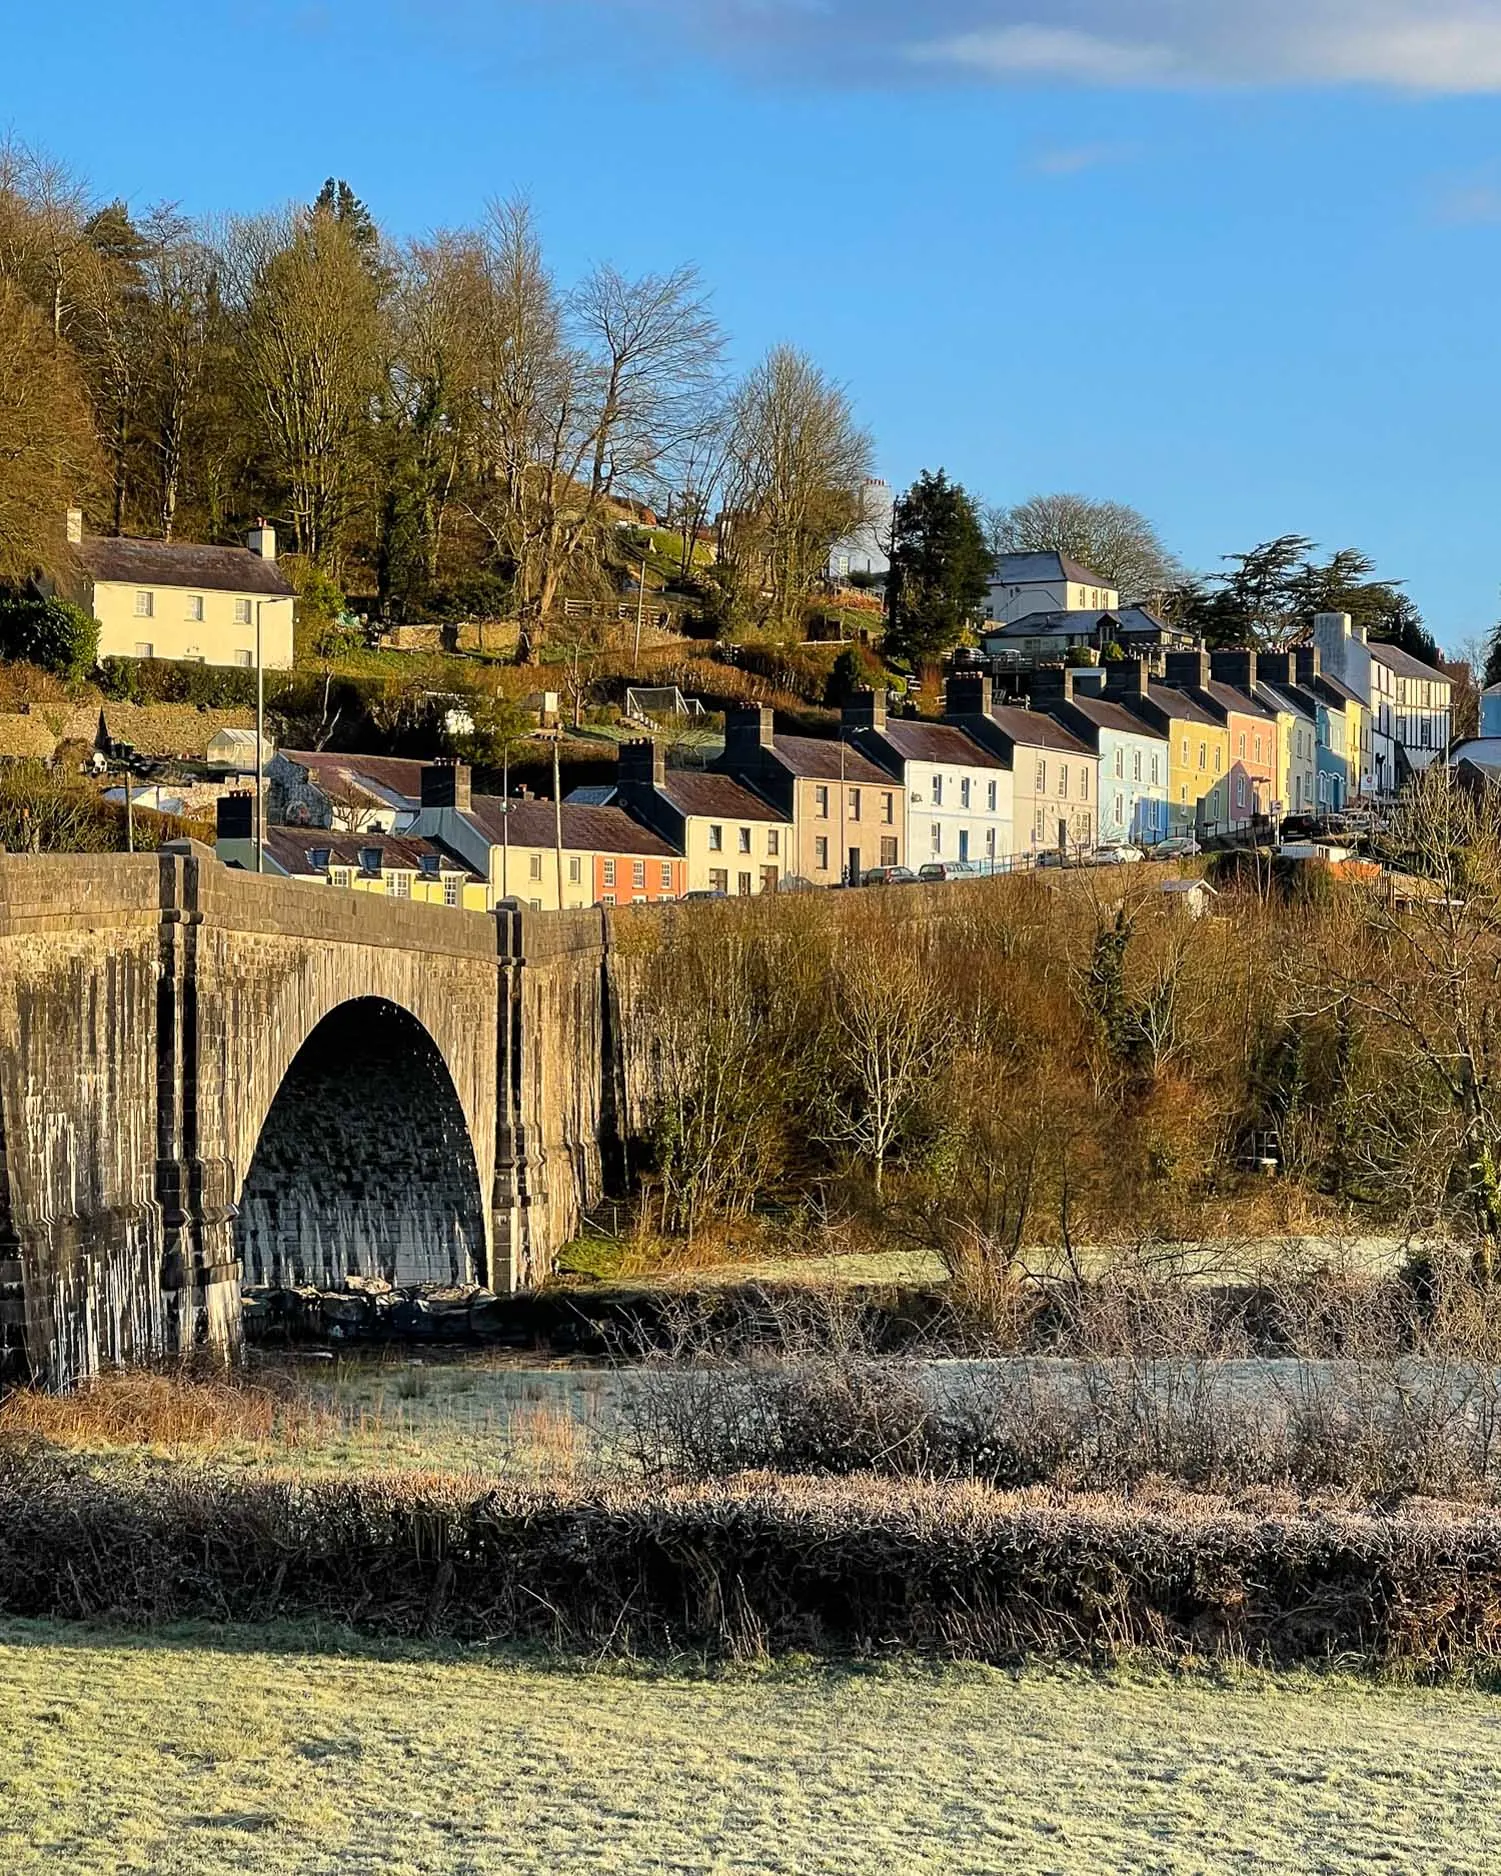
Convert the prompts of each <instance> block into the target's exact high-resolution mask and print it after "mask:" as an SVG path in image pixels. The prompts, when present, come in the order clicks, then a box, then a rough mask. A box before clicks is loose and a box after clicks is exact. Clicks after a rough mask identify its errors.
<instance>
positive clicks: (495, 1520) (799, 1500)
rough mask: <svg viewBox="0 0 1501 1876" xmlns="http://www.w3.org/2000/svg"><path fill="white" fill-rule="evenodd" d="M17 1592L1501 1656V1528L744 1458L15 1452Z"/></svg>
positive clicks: (1067, 1650)
mask: <svg viewBox="0 0 1501 1876" xmlns="http://www.w3.org/2000/svg"><path fill="white" fill-rule="evenodd" d="M0 1609H4V1610H5V1611H6V1612H8V1613H11V1614H16V1615H29V1616H60V1617H90V1618H104V1619H109V1620H111V1621H127V1622H139V1623H161V1622H166V1621H171V1620H181V1619H185V1618H202V1619H209V1620H235V1621H241V1622H243V1621H264V1620H271V1619H277V1618H283V1619H284V1618H308V1617H315V1618H321V1619H324V1620H329V1621H333V1622H337V1623H341V1624H350V1625H355V1626H358V1627H361V1628H364V1629H366V1630H369V1631H372V1632H377V1633H382V1634H393V1635H443V1636H453V1637H459V1638H463V1639H468V1640H476V1639H490V1640H506V1641H523V1642H531V1643H541V1644H544V1645H547V1646H550V1647H554V1648H558V1649H564V1650H589V1651H600V1652H613V1653H622V1654H624V1653H635V1654H657V1655H661V1654H676V1653H682V1652H687V1653H695V1654H698V1653H702V1654H708V1655H711V1656H720V1657H723V1656H726V1655H729V1656H747V1655H754V1654H760V1653H766V1652H784V1651H789V1650H809V1651H814V1652H818V1653H823V1654H829V1655H840V1654H853V1655H870V1654H880V1653H884V1652H890V1651H895V1650H914V1651H921V1652H927V1653H931V1654H937V1655H945V1656H964V1657H969V1658H978V1659H983V1660H990V1661H996V1662H1010V1661H1016V1660H1020V1659H1024V1658H1026V1657H1029V1656H1065V1657H1073V1658H1079V1659H1086V1660H1101V1659H1106V1658H1110V1657H1114V1656H1117V1655H1119V1654H1122V1653H1124V1652H1128V1651H1147V1652H1150V1653H1153V1654H1157V1655H1161V1656H1165V1657H1183V1656H1188V1655H1196V1656H1207V1657H1212V1658H1223V1659H1230V1658H1235V1659H1246V1660H1251V1661H1257V1662H1268V1663H1272V1662H1275V1663H1291V1662H1297V1661H1322V1660H1327V1659H1336V1658H1342V1659H1346V1660H1359V1661H1362V1662H1364V1663H1367V1664H1370V1665H1373V1666H1382V1667H1405V1668H1406V1667H1410V1668H1412V1669H1414V1670H1417V1671H1427V1670H1431V1669H1446V1668H1455V1667H1462V1666H1466V1665H1468V1664H1472V1663H1475V1662H1477V1661H1482V1660H1488V1659H1492V1658H1494V1657H1496V1656H1497V1655H1501V1526H1498V1524H1497V1522H1496V1520H1495V1519H1494V1518H1493V1517H1488V1516H1485V1515H1476V1514H1472V1513H1470V1512H1467V1511H1461V1510H1459V1509H1457V1508H1452V1507H1449V1508H1446V1507H1434V1506H1415V1507H1413V1508H1410V1509H1406V1510H1402V1511H1400V1512H1397V1513H1394V1514H1392V1515H1383V1514H1380V1513H1377V1512H1374V1511H1370V1510H1365V1509H1357V1508H1350V1507H1342V1506H1337V1505H1330V1506H1323V1507H1320V1506H1318V1505H1309V1504H1308V1503H1306V1502H1305V1503H1300V1502H1298V1501H1297V1500H1295V1499H1293V1498H1291V1497H1288V1498H1286V1499H1278V1498H1277V1497H1275V1496H1273V1495H1263V1496H1262V1497H1260V1498H1259V1499H1257V1500H1255V1501H1254V1502H1253V1501H1246V1502H1243V1503H1241V1504H1238V1505H1237V1504H1234V1503H1231V1502H1230V1501H1227V1500H1223V1499H1214V1498H1208V1497H1193V1496H1190V1495H1187V1494H1182V1493H1172V1492H1164V1493H1161V1494H1158V1495H1156V1496H1148V1497H1145V1498H1140V1499H1136V1500H1133V1499H1129V1498H1126V1497H1123V1496H1122V1497H1092V1498H1077V1499H1073V1500H1068V1499H1065V1498H1062V1497H1059V1496H1057V1495H1049V1494H1046V1493H1031V1494H1027V1493H1020V1494H1003V1493H998V1492H995V1491H992V1490H989V1489H987V1488H985V1487H983V1486H979V1485H952V1484H951V1485H948V1486H944V1487H941V1488H940V1487H936V1486H933V1485H928V1484H923V1483H919V1482H909V1481H887V1480H874V1479H852V1480H838V1481H818V1482H814V1481H788V1480H775V1479H771V1478H769V1477H746V1478H741V1479H738V1480H732V1481H724V1482H716V1483H713V1484H709V1485H705V1486H701V1487H680V1488H674V1489H669V1490H662V1491H654V1492H653V1491H646V1490H609V1491H599V1490H590V1491H584V1490H577V1491H574V1490H568V1489H552V1490H535V1489H528V1488H526V1487H522V1486H512V1485H506V1486H504V1487H503V1488H501V1489H497V1490H488V1491H484V1490H480V1489H479V1487H478V1483H477V1482H476V1481H474V1480H467V1481H466V1480H460V1479H424V1480H416V1481H405V1480H399V1479H393V1478H379V1477H377V1478H364V1479H359V1480H343V1481H338V1482H321V1481H316V1482H315V1481H296V1480H290V1479H276V1478H259V1479H249V1478H244V1479H231V1478H226V1477H223V1476H214V1475H212V1474H206V1473H203V1472H199V1471H195V1470H189V1469H163V1470H161V1471H154V1472H152V1473H149V1474H136V1473H133V1474H130V1475H126V1474H124V1473H115V1474H111V1473H108V1472H106V1473H104V1474H102V1475H101V1474H100V1473H99V1472H97V1471H90V1470H88V1469H86V1468H84V1467H81V1466H78V1465H76V1464H72V1463H69V1462H67V1461H64V1460H61V1459H59V1458H58V1457H57V1456H55V1455H53V1454H49V1453H19V1454H17V1453H12V1454H10V1455H4V1454H0Z"/></svg>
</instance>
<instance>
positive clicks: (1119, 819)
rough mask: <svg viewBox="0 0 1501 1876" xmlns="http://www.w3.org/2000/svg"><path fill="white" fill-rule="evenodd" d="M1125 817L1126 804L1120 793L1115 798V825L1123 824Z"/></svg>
mask: <svg viewBox="0 0 1501 1876" xmlns="http://www.w3.org/2000/svg"><path fill="white" fill-rule="evenodd" d="M1125 819H1126V804H1125V801H1124V800H1123V798H1122V797H1121V796H1120V795H1117V796H1116V798H1115V824H1116V826H1117V827H1121V826H1123V825H1124V824H1125Z"/></svg>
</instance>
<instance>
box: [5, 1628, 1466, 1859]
mask: <svg viewBox="0 0 1501 1876" xmlns="http://www.w3.org/2000/svg"><path fill="white" fill-rule="evenodd" d="M0 1689H3V1698H0V1869H4V1870H6V1871H8V1872H12V1873H13V1876H40V1873H41V1872H43V1871H45V1872H48V1876H52V1873H53V1872H56V1871H59V1870H67V1871H69V1872H72V1873H76V1876H94V1873H95V1872H98V1873H100V1876H102V1873H103V1872H106V1871H108V1872H115V1871H119V1870H162V1871H167V1870H170V1871H171V1872H172V1873H173V1876H209V1873H210V1872H214V1873H215V1876H217V1873H218V1872H221V1871H228V1870H232V1871H236V1872H244V1873H245V1876H292V1873H294V1872H295V1876H313V1873H314V1872H319V1873H321V1872H335V1871H337V1872H339V1876H376V1872H379V1873H380V1876H429V1873H430V1872H431V1873H432V1876H437V1873H438V1872H443V1873H444V1876H458V1873H460V1872H462V1873H466V1876H487V1873H488V1872H497V1871H517V1872H532V1871H558V1872H579V1876H583V1873H584V1872H600V1873H601V1876H624V1873H625V1872H630V1873H631V1876H636V1873H637V1872H640V1873H641V1876H647V1873H648V1872H651V1873H652V1876H657V1873H659V1872H689V1871H691V1872H695V1873H699V1872H719V1871H725V1872H728V1871H756V1872H766V1873H767V1876H782V1873H784V1872H785V1873H786V1876H794V1873H795V1876H811V1873H814V1872H817V1873H820V1876H821V1873H823V1872H827V1873H828V1876H834V1873H835V1872H838V1873H839V1876H865V1873H867V1872H868V1873H869V1876H878V1873H879V1876H909V1873H913V1872H919V1871H920V1872H929V1871H932V1872H938V1871H942V1872H944V1876H981V1873H982V1872H983V1876H995V1872H999V1871H1010V1870H1017V1871H1022V1870H1025V1871H1028V1872H1037V1873H1039V1876H1045V1873H1047V1872H1057V1873H1059V1876H1074V1873H1075V1872H1078V1873H1080V1876H1082V1873H1083V1872H1086V1871H1089V1872H1094V1871H1100V1870H1109V1871H1112V1872H1122V1871H1125V1872H1130V1871H1140V1872H1148V1871H1151V1872H1154V1876H1155V1873H1159V1872H1178V1871H1182V1872H1188V1871H1195V1872H1199V1871H1219V1870H1232V1869H1233V1870H1237V1871H1245V1870H1277V1871H1290V1870H1297V1871H1326V1872H1344V1871H1351V1872H1354V1871H1361V1872H1365V1871H1369V1870H1371V1869H1376V1868H1379V1869H1384V1870H1392V1871H1412V1872H1417V1871H1423V1872H1425V1876H1427V1873H1430V1872H1436V1871H1451V1872H1469V1871H1474V1872H1480V1871H1490V1870H1493V1869H1495V1868H1496V1867H1498V1864H1501V1817H1498V1815H1497V1813H1496V1811H1495V1807H1494V1802H1493V1800H1494V1792H1495V1774H1494V1766H1495V1763H1496V1758H1497V1753H1498V1749H1501V1699H1497V1698H1495V1697H1493V1696H1489V1695H1486V1694H1482V1693H1472V1692H1465V1691H1457V1690H1447V1689H1439V1690H1397V1689H1386V1688H1379V1687H1375V1686H1373V1685H1370V1684H1365V1683H1357V1682H1353V1681H1338V1680H1331V1681H1323V1682H1320V1681H1317V1680H1314V1679H1311V1678H1306V1677H1300V1678H1291V1679H1274V1678H1270V1677H1264V1676H1256V1675H1248V1676H1246V1677H1244V1678H1242V1679H1238V1680H1236V1681H1234V1682H1232V1683H1229V1684H1226V1685H1223V1686H1216V1685H1210V1684H1208V1683H1206V1682H1204V1681H1202V1680H1195V1679H1193V1678H1187V1679H1180V1680H1176V1681H1170V1680H1167V1679H1161V1680H1150V1681H1147V1680H1132V1679H1127V1678H1119V1679H1110V1680H1102V1679H1098V1678H1095V1677H1091V1676H1088V1675H1084V1674H1073V1673H1060V1674H1051V1675H1040V1674H1038V1675H1029V1676H1027V1677H1025V1678H1023V1679H1021V1680H1013V1679H1011V1678H1009V1677H1007V1676H1005V1675H1002V1674H998V1673H994V1672H989V1671H985V1670H980V1669H962V1670H952V1669H951V1670H946V1671H945V1670H938V1669H927V1668H920V1667H900V1668H888V1669H881V1670H866V1671H861V1670H853V1669H841V1670H822V1669H805V1670H791V1669H783V1670H778V1671H776V1672H771V1673H767V1674H765V1675H750V1674H735V1675H730V1676H726V1677H724V1678H715V1679H704V1678H696V1677H693V1676H689V1675H663V1674H657V1673H650V1672H645V1671H642V1672H624V1671H613V1672H609V1673H603V1672H590V1671H587V1670H581V1669H578V1668H564V1667H534V1666H529V1665H525V1664H521V1663H518V1662H516V1661H515V1660H506V1661H498V1662H497V1661H492V1660H485V1659H476V1658H473V1657H467V1658H466V1657H462V1656H459V1655H454V1654H448V1655H436V1654H433V1655H422V1654H419V1653H415V1652H397V1651H362V1652H359V1653H353V1654H351V1653H339V1652H316V1651H314V1650H313V1649H312V1648H311V1645H310V1640H309V1638H308V1637H307V1636H305V1635H299V1636H292V1637H288V1638H284V1640H283V1645H282V1646H280V1647H275V1648H274V1647H271V1646H268V1645H267V1641H266V1638H265V1635H264V1633H259V1634H258V1633H255V1632H251V1631H242V1632H239V1633H233V1632H232V1633H230V1634H227V1635H217V1636H210V1635H208V1634H206V1633H201V1634H195V1635H188V1636H180V1637H176V1638H161V1637H153V1638H139V1637H137V1638H125V1637H120V1636H115V1635H108V1634H101V1633H99V1632H97V1631H91V1630H85V1629H77V1630H75V1629H69V1628H67V1627H64V1626H60V1625H41V1624H29V1623H23V1622H14V1621H12V1622H6V1623H0Z"/></svg>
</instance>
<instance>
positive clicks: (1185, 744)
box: [1183, 736, 1188, 766]
mask: <svg viewBox="0 0 1501 1876" xmlns="http://www.w3.org/2000/svg"><path fill="white" fill-rule="evenodd" d="M1183 761H1184V765H1185V766H1186V765H1187V763H1188V738H1187V737H1186V736H1185V737H1184V738H1183Z"/></svg>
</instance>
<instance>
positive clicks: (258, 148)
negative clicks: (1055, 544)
mask: <svg viewBox="0 0 1501 1876" xmlns="http://www.w3.org/2000/svg"><path fill="white" fill-rule="evenodd" d="M6 11H7V12H10V11H11V9H6ZM15 13H16V15H17V16H16V17H13V18H10V19H8V20H7V22H6V29H5V30H6V60H5V64H4V67H3V69H0V127H5V126H8V127H9V129H11V130H12V131H13V132H14V133H16V134H17V135H19V136H20V137H22V138H23V139H25V140H27V141H30V142H35V143H39V144H42V145H44V146H45V147H47V148H48V149H49V150H50V151H51V152H52V153H53V154H55V155H57V156H60V157H63V158H65V159H66V160H68V161H69V162H70V163H72V164H73V165H74V166H75V167H76V168H78V169H79V170H81V171H83V172H84V173H85V174H86V175H87V176H88V177H89V178H90V179H91V181H92V182H93V183H94V185H95V187H96V188H97V189H99V190H100V191H101V192H106V193H109V194H115V193H120V194H123V195H125V196H126V197H127V198H128V199H130V200H131V201H132V202H134V203H136V204H138V205H144V204H146V203H148V202H152V201H156V200H161V199H171V200H176V201H178V202H179V203H181V204H182V206H183V207H184V208H186V209H188V210H189V211H192V212H195V213H196V212H211V211H218V210H225V209H229V210H251V209H255V208H258V207H263V206H267V205H270V204H274V203H277V202H279V201H282V200H285V199H287V198H289V197H298V198H303V199H306V198H307V197H309V196H310V195H311V194H312V193H313V192H314V191H315V190H316V188H317V186H318V184H319V183H320V182H321V180H322V178H323V177H324V176H325V175H329V174H338V175H342V176H345V177H347V178H348V179H349V181H350V182H351V183H352V184H353V185H354V187H355V188H356V189H357V190H358V191H359V193H360V194H361V195H363V196H364V197H365V198H366V200H367V201H369V203H370V204H371V206H372V207H373V208H374V210H375V211H376V213H377V214H378V215H379V217H380V218H381V220H382V222H383V223H384V224H385V225H386V226H387V227H388V228H390V229H391V230H392V231H393V232H395V233H397V234H407V233H417V232H420V231H423V230H426V229H430V228H434V227H438V226H443V225H456V224H459V223H462V222H464V221H466V220H470V219H473V218H476V217H478V216H479V215H480V214H481V212H482V210H483V206H484V204H485V202H486V201H487V200H488V199H489V198H491V197H494V196H498V195H508V194H511V193H514V192H518V191H519V192H523V193H525V194H526V195H528V196H529V197H530V198H531V200H532V203H533V205H534V207H535V209H536V211H537V213H538V216H539V219H540V221H541V223H542V225H543V228H544V231H545V233H546V236H547V239H548V243H549V247H550V250H551V253H552V256H553V259H554V262H555V264H556V266H557V268H558V269H559V271H560V272H561V273H563V274H564V275H565V276H566V275H568V274H571V273H573V272H576V271H577V270H579V269H580V268H582V267H583V266H585V265H587V264H588V263H589V262H590V261H591V260H594V259H597V258H606V257H608V258H610V259H613V260H615V261H616V262H618V263H619V264H620V265H621V266H622V267H624V268H627V269H631V270H645V269H648V268H654V267H661V266H664V265H668V264H675V263H676V262H678V261H680V260H683V259H690V260H693V261H696V262H697V263H698V264H699V266H700V267H701V269H702V271H703V273H704V275H705V278H706V279H707V281H708V282H709V283H710V285H711V286H712V288H713V290H714V294H715V300H716V305H717V308H718V311H719V313H720V316H721V318H722V319H723V321H724V322H725V324H726V325H727V326H728V327H729V329H730V330H731V332H732V334H733V335H734V340H735V348H736V354H737V356H738V357H739V358H741V359H743V360H745V361H747V362H748V361H749V360H750V359H752V358H753V357H754V356H756V355H757V354H758V353H759V352H761V351H762V350H764V348H765V347H766V346H767V345H769V344H772V343H774V342H776V341H778V340H782V339H790V340H792V341H794V342H796V343H798V344H800V345H802V346H804V347H805V348H806V349H807V350H809V351H810V352H811V353H812V354H813V355H814V356H815V357H816V358H817V359H818V361H819V362H820V364H822V365H823V366H824V368H825V369H826V370H828V371H829V372H830V373H831V374H833V375H834V376H836V377H838V378H839V379H841V380H842V381H843V382H845V383H846V384H847V385H848V386H849V388H850V391H851V394H852V396H853V397H854V400H855V402H856V405H857V407H858V409H859V411H860V414H861V417H862V419H863V420H864V422H865V423H866V424H867V425H868V426H869V428H870V429H871V431H872V432H873V434H874V436H875V438H876V442H877V449H878V455H879V460H880V465H881V468H882V471H883V473H885V474H886V475H887V476H888V477H889V478H890V479H891V480H892V481H894V482H898V483H900V482H903V481H906V480H908V479H910V478H911V477H912V476H913V475H915V474H916V472H917V471H918V470H920V469H922V468H924V467H934V468H936V467H939V466H942V467H944V468H946V469H947V470H948V471H949V472H950V474H951V475H956V476H958V477H959V478H960V479H961V480H963V481H964V482H965V483H966V484H967V485H968V486H969V487H970V488H971V489H973V490H974V491H975V492H976V493H979V494H981V495H984V496H985V497H987V498H990V499H994V500H1003V501H1004V500H1011V499H1016V498H1020V497H1023V496H1025V495H1028V494H1031V493H1034V492H1038V491H1041V490H1047V489H1058V488H1069V489H1078V490H1082V491H1084V492H1086V493H1089V494H1096V495H1101V496H1110V497H1115V498H1118V499H1120V500H1124V501H1128V502H1132V503H1134V504H1136V505H1137V506H1139V507H1140V508H1142V509H1144V510H1145V511H1146V512H1147V513H1148V514H1150V515H1151V516H1152V517H1153V519H1154V520H1155V521H1156V522H1157V524H1158V526H1159V527H1160V529H1161V531H1162V533H1163V535H1164V537H1165V538H1166V539H1167V540H1168V542H1169V544H1170V545H1172V546H1173V547H1174V548H1175V549H1176V550H1177V551H1178V552H1179V553H1180V554H1181V555H1182V556H1183V558H1184V559H1185V560H1186V561H1187V562H1188V563H1189V564H1190V565H1193V566H1197V567H1200V568H1204V569H1212V568H1213V567H1214V566H1215V565H1216V564H1217V563H1218V559H1219V556H1221V555H1222V554H1225V553H1228V552H1231V551H1233V550H1235V549H1237V548H1241V547H1245V546H1249V545H1251V544H1252V543H1253V542H1255V541H1258V540H1262V539H1265V538H1267V537H1269V536H1271V535H1273V534H1277V533H1282V532H1291V531H1297V532H1301V533H1306V534H1310V535H1312V536H1314V537H1315V538H1316V539H1317V540H1319V541H1321V542H1322V543H1324V544H1325V545H1326V546H1327V547H1330V548H1333V547H1338V546H1346V545H1356V546H1360V547H1363V548H1365V549H1366V550H1367V551H1368V552H1370V553H1372V554H1373V555H1375V556H1376V558H1377V561H1378V563H1379V566H1380V569H1381V571H1382V572H1383V574H1386V575H1388V576H1390V577H1393V578H1399V579H1405V580H1406V581H1407V582H1408V586H1409V589H1410V590H1411V592H1412V594H1413V596H1414V597H1415V598H1416V600H1417V601H1418V603H1419V605H1420V606H1421V607H1422V609H1423V611H1424V613H1425V614H1426V616H1427V618H1428V621H1429V624H1430V625H1431V627H1432V628H1433V629H1434V631H1435V632H1436V634H1437V636H1438V637H1439V639H1440V640H1441V641H1442V642H1443V643H1445V644H1447V645H1450V646H1455V645H1458V644H1459V643H1461V642H1462V641H1464V640H1465V639H1467V638H1469V637H1472V636H1475V635H1477V634H1482V633H1484V632H1486V631H1488V630H1489V628H1490V626H1491V625H1492V623H1493V622H1494V621H1495V619H1496V617H1497V615H1498V610H1501V604H1498V597H1497V593H1498V586H1501V530H1498V525H1497V524H1498V520H1501V356H1498V347H1497V344H1496V338H1495V334H1496V328H1497V316H1496V312H1495V310H1494V309H1495V305H1496V302H1497V300H1498V298H1501V134H1498V133H1501V0H921V3H920V4H919V3H918V0H239V3H238V4H234V5H228V4H221V3H219V0H130V3H129V4H128V5H124V6H122V5H120V4H118V0H112V3H111V4H109V5H105V4H102V3H101V0H73V5H72V6H71V8H69V9H68V11H67V15H66V24H65V27H64V25H63V24H62V16H61V15H48V14H47V13H45V11H39V10H38V9H35V8H26V9H24V10H23V9H19V8H17V9H15Z"/></svg>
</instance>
